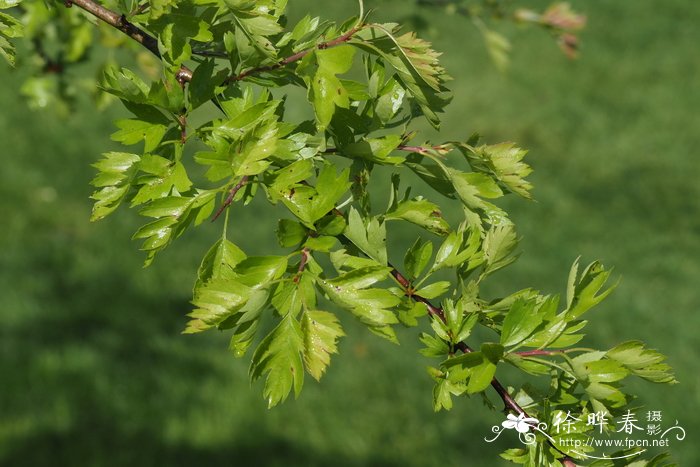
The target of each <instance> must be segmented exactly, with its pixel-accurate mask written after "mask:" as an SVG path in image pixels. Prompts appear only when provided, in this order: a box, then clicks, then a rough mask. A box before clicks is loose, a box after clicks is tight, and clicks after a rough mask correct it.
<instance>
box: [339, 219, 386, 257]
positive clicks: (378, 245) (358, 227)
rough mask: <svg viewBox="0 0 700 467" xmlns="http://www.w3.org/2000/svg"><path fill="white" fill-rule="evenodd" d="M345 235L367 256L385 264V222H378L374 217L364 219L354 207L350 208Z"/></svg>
mask: <svg viewBox="0 0 700 467" xmlns="http://www.w3.org/2000/svg"><path fill="white" fill-rule="evenodd" d="M345 237H347V239H348V240H350V241H351V242H352V243H353V244H354V245H355V246H356V247H358V248H359V249H360V250H362V251H363V252H364V253H365V254H366V255H367V256H369V257H370V258H372V259H374V260H375V261H377V262H378V263H380V264H383V265H385V264H387V256H386V224H385V223H384V222H381V223H380V222H379V220H378V219H377V218H376V217H373V218H371V219H369V222H368V223H367V224H365V221H364V220H363V219H362V217H361V216H360V213H359V212H358V211H357V210H356V209H355V208H352V207H351V208H350V212H349V214H348V226H347V228H346V229H345Z"/></svg>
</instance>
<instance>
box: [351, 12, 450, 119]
mask: <svg viewBox="0 0 700 467" xmlns="http://www.w3.org/2000/svg"><path fill="white" fill-rule="evenodd" d="M395 29H396V28H395V25H375V26H374V27H373V28H366V29H363V30H362V31H360V32H359V33H358V34H357V36H358V37H360V38H362V39H364V41H363V42H360V43H358V45H357V46H358V47H361V48H363V49H365V50H367V51H368V52H370V53H372V54H375V55H378V56H380V57H382V58H383V59H384V60H386V62H387V63H389V64H390V65H391V66H392V67H393V68H394V69H395V70H396V72H397V75H396V80H397V82H398V83H399V84H400V85H401V87H402V88H403V89H405V90H406V91H407V93H408V94H409V95H410V97H411V98H412V99H414V100H415V102H416V104H418V107H419V108H420V110H421V112H422V113H423V115H425V117H426V118H427V119H428V121H429V122H430V124H431V125H433V126H434V127H435V128H437V127H438V126H439V123H440V120H439V118H438V116H437V113H438V112H442V111H443V109H444V107H445V106H446V105H447V103H448V102H449V98H448V97H446V96H445V91H446V88H445V87H444V82H445V81H446V80H448V79H449V77H448V76H447V74H446V73H445V70H444V68H443V67H442V66H441V65H440V64H439V62H438V57H439V55H440V54H438V53H437V52H435V51H434V50H433V49H432V48H431V46H430V44H429V43H428V42H426V41H424V40H422V39H419V38H418V37H416V36H415V34H414V33H412V32H408V33H405V34H403V35H401V36H399V37H395V36H394V32H395Z"/></svg>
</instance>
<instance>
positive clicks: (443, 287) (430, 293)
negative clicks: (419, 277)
mask: <svg viewBox="0 0 700 467" xmlns="http://www.w3.org/2000/svg"><path fill="white" fill-rule="evenodd" d="M451 286H452V283H450V282H448V281H440V282H433V283H432V284H430V285H426V286H424V287H421V288H420V289H418V290H417V291H416V295H418V296H420V297H423V298H427V299H433V298H437V297H439V296H440V295H443V294H444V293H445V292H447V291H448V290H449V289H450V287H451Z"/></svg>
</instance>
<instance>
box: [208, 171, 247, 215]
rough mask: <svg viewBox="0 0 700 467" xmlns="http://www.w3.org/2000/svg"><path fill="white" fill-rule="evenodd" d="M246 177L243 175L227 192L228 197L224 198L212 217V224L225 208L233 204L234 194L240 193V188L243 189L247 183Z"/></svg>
mask: <svg viewBox="0 0 700 467" xmlns="http://www.w3.org/2000/svg"><path fill="white" fill-rule="evenodd" d="M248 179H249V177H248V175H245V176H244V177H243V178H241V180H240V181H239V182H238V183H236V184H235V185H234V187H233V188H231V190H230V191H229V192H228V196H227V197H226V200H224V203H223V204H222V205H221V207H220V208H219V209H218V210H217V211H216V213H215V214H214V216H213V217H212V218H211V221H212V222H214V221H215V220H216V219H218V218H219V216H220V215H221V213H222V212H224V210H226V208H227V207H229V206H230V205H231V203H232V202H233V198H235V196H236V193H238V192H239V191H240V189H241V188H243V187H244V186H245V185H246V184H247V183H248Z"/></svg>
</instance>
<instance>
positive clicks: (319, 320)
mask: <svg viewBox="0 0 700 467" xmlns="http://www.w3.org/2000/svg"><path fill="white" fill-rule="evenodd" d="M301 330H302V333H303V335H304V363H305V364H306V371H308V372H309V374H310V375H311V376H313V377H314V379H316V380H317V381H319V380H320V379H321V376H323V373H324V371H325V370H326V367H327V366H328V364H329V363H330V356H331V354H334V353H337V351H338V348H337V345H336V343H337V340H338V338H339V337H341V336H344V335H345V333H343V329H342V328H341V327H340V323H339V322H338V319H337V318H336V317H335V315H333V314H332V313H328V312H326V311H319V310H309V311H306V312H304V314H303V315H302V319H301Z"/></svg>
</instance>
